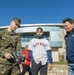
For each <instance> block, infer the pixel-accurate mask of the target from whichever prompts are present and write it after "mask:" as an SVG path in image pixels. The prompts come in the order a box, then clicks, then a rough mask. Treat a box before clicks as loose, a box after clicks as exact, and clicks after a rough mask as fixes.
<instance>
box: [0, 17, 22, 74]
mask: <svg viewBox="0 0 74 75" xmlns="http://www.w3.org/2000/svg"><path fill="white" fill-rule="evenodd" d="M20 23H21V20H20V19H18V18H13V19H12V21H11V23H10V26H9V27H8V28H7V29H5V31H4V34H3V35H2V40H1V47H0V75H17V73H18V70H17V67H14V68H13V69H12V70H9V71H6V70H8V69H9V68H10V67H11V63H9V61H7V59H11V58H13V56H12V55H11V54H10V52H11V48H10V47H9V48H7V49H5V47H6V46H7V44H8V43H12V44H13V46H14V48H15V51H16V50H17V51H18V52H19V53H22V49H21V39H20V36H19V35H18V34H16V33H15V32H14V31H15V30H16V29H17V28H18V27H20ZM0 34H2V32H0Z"/></svg>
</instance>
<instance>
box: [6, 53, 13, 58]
mask: <svg viewBox="0 0 74 75" xmlns="http://www.w3.org/2000/svg"><path fill="white" fill-rule="evenodd" d="M5 58H6V59H10V58H13V56H12V55H11V54H10V53H6V54H5Z"/></svg>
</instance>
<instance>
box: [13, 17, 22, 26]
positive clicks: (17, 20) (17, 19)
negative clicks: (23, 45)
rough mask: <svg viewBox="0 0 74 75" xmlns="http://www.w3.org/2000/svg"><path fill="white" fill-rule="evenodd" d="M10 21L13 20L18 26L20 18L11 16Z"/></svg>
mask: <svg viewBox="0 0 74 75" xmlns="http://www.w3.org/2000/svg"><path fill="white" fill-rule="evenodd" d="M12 21H14V22H15V24H16V25H18V26H19V27H20V23H21V20H20V19H19V18H13V19H12Z"/></svg>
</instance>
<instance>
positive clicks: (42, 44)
mask: <svg viewBox="0 0 74 75" xmlns="http://www.w3.org/2000/svg"><path fill="white" fill-rule="evenodd" d="M39 45H41V46H44V47H45V46H46V44H44V43H42V42H37V43H35V44H34V45H33V46H34V47H36V46H39Z"/></svg>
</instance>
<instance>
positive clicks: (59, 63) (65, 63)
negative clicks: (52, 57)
mask: <svg viewBox="0 0 74 75" xmlns="http://www.w3.org/2000/svg"><path fill="white" fill-rule="evenodd" d="M53 64H54V65H55V64H56V65H67V62H66V61H59V62H53Z"/></svg>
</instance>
